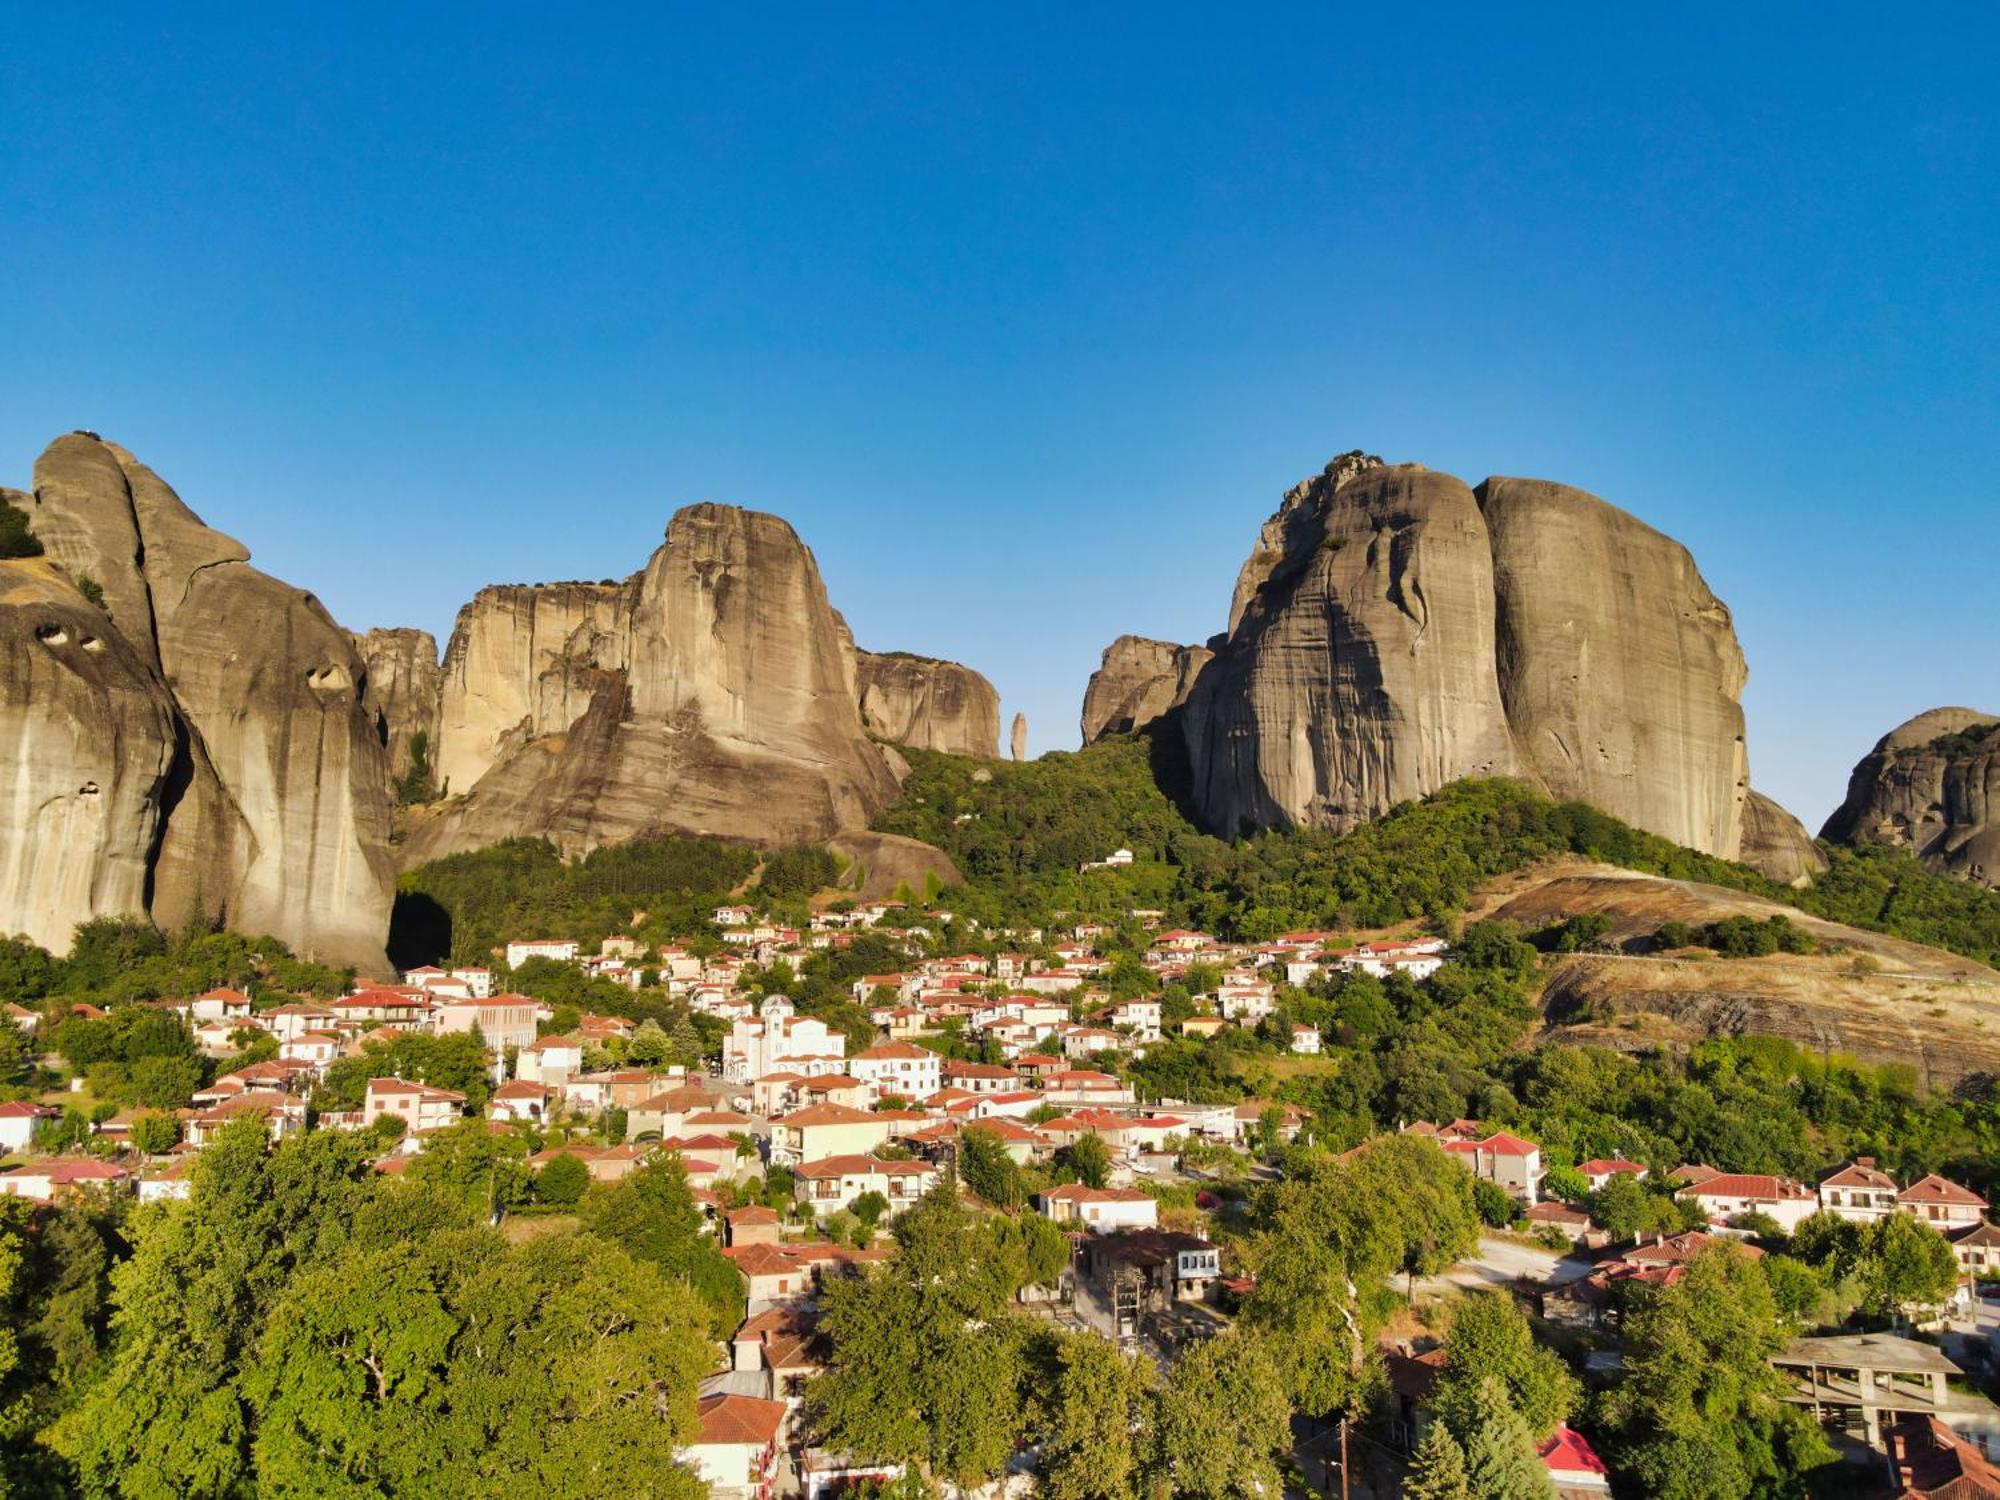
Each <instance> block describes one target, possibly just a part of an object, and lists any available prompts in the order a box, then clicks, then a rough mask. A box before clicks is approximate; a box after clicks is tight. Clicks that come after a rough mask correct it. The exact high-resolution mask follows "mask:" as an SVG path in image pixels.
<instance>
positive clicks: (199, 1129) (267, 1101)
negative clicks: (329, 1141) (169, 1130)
mask: <svg viewBox="0 0 2000 1500" xmlns="http://www.w3.org/2000/svg"><path fill="white" fill-rule="evenodd" d="M238 1120H260V1121H262V1122H263V1125H264V1129H265V1130H266V1131H267V1132H269V1134H270V1137H271V1140H272V1141H273V1142H274V1143H275V1142H278V1141H282V1140H285V1139H287V1138H289V1137H291V1136H295V1135H303V1134H305V1129H306V1104H305V1100H303V1099H299V1098H295V1097H293V1096H291V1095H288V1094H278V1093H270V1092H261V1091H260V1092H258V1093H253V1094H239V1095H237V1097H235V1098H234V1099H225V1100H223V1102H222V1103H220V1104H218V1105H216V1106H214V1107H213V1108H212V1109H206V1110H203V1111H201V1112H200V1113H199V1114H196V1115H193V1116H190V1117H189V1118H188V1119H187V1120H186V1121H185V1122H184V1126H185V1130H186V1133H187V1142H188V1144H189V1145H190V1146H206V1145H208V1144H209V1143H210V1142H211V1141H213V1140H214V1139H215V1137H216V1136H217V1135H218V1134H219V1133H220V1132H221V1130H222V1128H223V1127H224V1126H225V1125H233V1124H235V1123H236V1121H238Z"/></svg>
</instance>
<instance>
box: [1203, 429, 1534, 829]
mask: <svg viewBox="0 0 2000 1500" xmlns="http://www.w3.org/2000/svg"><path fill="white" fill-rule="evenodd" d="M1294 494H1295V495H1297V492H1296V491H1295V492H1294ZM1288 505H1289V508H1290V514H1289V518H1288V519H1287V521H1286V526H1287V528H1288V531H1289V535H1290V541H1289V547H1290V550H1289V551H1288V552H1287V553H1286V554H1285V556H1284V557H1283V558H1282V559H1281V560H1280V561H1279V562H1278V563H1277V564H1276V565H1275V566H1273V567H1272V568H1271V570H1270V571H1269V573H1268V574H1267V575H1266V577H1265V580H1264V582H1263V583H1262V584H1261V585H1260V586H1259V588H1258V589H1257V591H1256V593H1255V594H1254V596H1253V597H1252V598H1251V599H1250V600H1249V601H1248V603H1247V604H1246V605H1245V606H1244V610H1243V615H1242V618H1241V619H1240V620H1239V621H1238V623H1237V626H1236V628H1235V630H1234V631H1232V632H1231V633H1230V636H1229V638H1228V640H1227V641H1226V642H1225V643H1224V644H1223V646H1222V648H1221V649H1220V650H1219V651H1218V652H1217V653H1216V657H1215V660H1214V661H1212V662H1210V663H1209V664H1208V666H1207V668H1206V669H1205V670H1204V671H1203V672H1202V674H1201V677H1200V679H1199V680H1198V681H1197V682H1196V684H1195V687H1194V691H1193V692H1192V693H1191V694H1190V696H1189V698H1188V701H1187V704H1186V707H1185V709H1184V711H1183V716H1182V723H1183V726H1184V728H1185V730H1186V734H1187V739H1188V746H1189V752H1190V759H1191V764H1192V770H1193V777H1194V784H1193V795H1194V799H1195V804H1196V806H1197V807H1198V808H1199V809H1200V811H1201V813H1202V815H1203V817H1204V820H1205V821H1206V822H1207V823H1208V824H1209V826H1210V827H1212V828H1214V829H1216V830H1217V831H1220V832H1225V833H1234V832H1236V831H1237V830H1239V829H1242V828H1260V827H1283V826H1290V825H1295V824H1306V825H1311V826H1315V827H1330V828H1348V827H1352V826H1353V825H1354V824H1356V823H1359V822H1365V821H1367V820H1368V819H1370V818H1373V817H1376V816H1378V815H1380V814H1381V813H1383V812H1386V811H1387V810H1388V809H1389V808H1390V807H1392V806H1394V805H1395V804H1396V803H1398V802H1401V801H1405V800H1408V799H1410V798H1413V797H1420V796H1423V795H1425V794H1426V793H1428V792H1432V791H1435V790H1436V789H1437V788H1438V787H1440V786H1443V785H1444V784H1445V783H1447V782H1450V781H1455V780H1458V779H1460V778H1462V777H1467V776H1494V775H1506V774H1511V773H1513V772H1514V771H1515V769H1516V758H1515V752H1514V743H1513V739H1512V737H1511V735H1510V734H1509V733H1508V730H1507V721H1506V716H1505V714H1504V712H1503V711H1502V708H1501V703H1500V684H1499V677H1498V674H1497V672H1496V670H1495V667H1494V639H1495V635H1494V591H1493V558H1492V554H1491V551H1490V549H1489V547H1488V545H1487V536H1486V526H1485V522H1484V521H1483V520H1482V519H1481V517H1480V514H1479V506H1478V503H1477V502H1476V501H1475V500H1474V499H1473V495H1472V491H1471V490H1469V489H1467V488H1466V487H1465V485H1464V484H1462V483H1461V482H1459V481H1458V480H1456V479H1453V478H1451V477H1450V476H1449V475H1446V474H1437V473H1433V472H1431V471H1429V470H1427V469H1423V468H1420V467H1418V466H1416V465H1401V466H1397V467H1394V468H1375V469H1368V470H1364V471H1363V472H1361V473H1360V474H1358V475H1355V476H1353V477H1351V478H1348V479H1347V480H1346V481H1345V482H1344V483H1343V482H1339V481H1338V480H1337V478H1336V477H1335V476H1333V475H1326V476H1322V477H1321V478H1320V479H1317V480H1314V481H1312V482H1311V483H1310V484H1309V485H1308V486H1307V487H1306V493H1304V494H1303V495H1298V497H1297V498H1296V499H1294V500H1291V501H1288Z"/></svg>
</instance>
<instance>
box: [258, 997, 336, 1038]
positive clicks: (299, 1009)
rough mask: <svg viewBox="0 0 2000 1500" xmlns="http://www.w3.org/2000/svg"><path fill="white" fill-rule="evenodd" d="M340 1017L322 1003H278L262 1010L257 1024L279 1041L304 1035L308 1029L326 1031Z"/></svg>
mask: <svg viewBox="0 0 2000 1500" xmlns="http://www.w3.org/2000/svg"><path fill="white" fill-rule="evenodd" d="M339 1019H340V1017H339V1016H338V1015H336V1014H335V1013H334V1012H333V1011H331V1010H329V1009H327V1007H325V1006H324V1005H305V1004H292V1005H280V1006H277V1007H275V1008H273V1009H271V1010H267V1011H265V1012H263V1013H262V1014H261V1015H259V1016H258V1017H257V1024H259V1025H260V1026H262V1027H263V1028H264V1029H265V1030H266V1031H268V1032H270V1033H271V1035H272V1036H274V1037H276V1038H277V1039H278V1040H279V1041H281V1042H289V1041H290V1040H292V1038H294V1037H298V1036H304V1035H305V1034H306V1033H307V1032H308V1031H326V1030H328V1029H330V1028H331V1027H332V1026H333V1025H334V1023H335V1022H336V1021H338V1020H339Z"/></svg>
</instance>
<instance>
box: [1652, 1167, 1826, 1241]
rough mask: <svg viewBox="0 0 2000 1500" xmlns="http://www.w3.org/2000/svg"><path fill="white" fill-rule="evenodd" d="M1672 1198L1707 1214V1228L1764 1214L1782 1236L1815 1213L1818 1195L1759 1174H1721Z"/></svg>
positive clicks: (1779, 1178)
mask: <svg viewBox="0 0 2000 1500" xmlns="http://www.w3.org/2000/svg"><path fill="white" fill-rule="evenodd" d="M1676 1196H1677V1197H1679V1198H1681V1199H1682V1200H1684V1201H1686V1202H1688V1203H1692V1204H1694V1205H1695V1206H1696V1207H1697V1208H1699V1209H1700V1210H1701V1211H1702V1212H1703V1213H1705V1214H1707V1215H1708V1221H1709V1223H1711V1224H1727V1223H1729V1222H1730V1221H1731V1220H1732V1219H1735V1218H1737V1217H1739V1216H1740V1215H1743V1214H1749V1213H1759V1214H1767V1215H1769V1216H1770V1217H1771V1218H1772V1219H1774V1220H1776V1221H1777V1224H1778V1227H1779V1228H1780V1229H1782V1230H1784V1232H1785V1233H1786V1234H1790V1233H1791V1232H1792V1231H1793V1230H1794V1229H1796V1228H1798V1227H1799V1223H1800V1221H1801V1220H1803V1219H1807V1218H1810V1217H1811V1216H1812V1215H1813V1214H1814V1213H1816V1212H1818V1210H1819V1194H1818V1193H1816V1192H1814V1191H1813V1190H1812V1189H1811V1188H1808V1187H1805V1186H1803V1185H1802V1184H1800V1183H1796V1182H1793V1181H1792V1180H1791V1179H1790V1178H1788V1177H1773V1176H1770V1175H1768V1174H1766V1173H1761V1172H1724V1173H1721V1174H1720V1175H1718V1176H1715V1177H1711V1178H1708V1179H1707V1180H1706V1181H1704V1182H1700V1183H1696V1184H1695V1185H1693V1186H1692V1187H1686V1188H1682V1189H1681V1191H1680V1192H1679V1193H1678V1194H1676Z"/></svg>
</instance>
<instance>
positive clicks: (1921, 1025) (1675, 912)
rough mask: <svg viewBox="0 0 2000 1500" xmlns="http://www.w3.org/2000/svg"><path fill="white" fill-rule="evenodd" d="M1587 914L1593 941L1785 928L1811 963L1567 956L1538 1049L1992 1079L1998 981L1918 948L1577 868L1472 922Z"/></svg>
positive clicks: (1518, 888) (1999, 1011)
mask: <svg viewBox="0 0 2000 1500" xmlns="http://www.w3.org/2000/svg"><path fill="white" fill-rule="evenodd" d="M1586 912H1598V913H1602V914H1603V915H1604V916H1606V917H1609V918H1610V919H1611V924H1612V925H1611V930H1610V932H1609V934H1608V935H1607V941H1608V942H1609V943H1610V944H1612V945H1614V946H1615V945H1621V944H1624V943H1627V942H1630V941H1631V940H1633V939H1637V938H1643V937H1646V936H1648V935H1650V934H1651V933H1652V932H1653V930H1654V929H1655V928H1657V927H1658V926H1659V925H1660V924H1661V923H1662V922H1666V921H1669V920H1678V921H1682V922H1687V923H1690V924H1695V925H1699V924H1702V923H1706V922H1714V921H1718V920H1721V919H1722V918H1725V917H1731V916H1743V917H1750V918H1753V919H1756V920H1762V919H1763V918H1765V917H1769V916H1774V915H1783V916H1786V917H1788V918H1790V919H1791V920H1792V921H1793V922H1795V923H1796V924H1798V925H1799V926H1800V927H1802V928H1804V929H1805V930H1807V931H1808V932H1810V933H1811V934H1812V935H1813V936H1814V938H1816V939H1817V940H1818V942H1819V943H1820V948H1821V951H1820V952H1818V953H1815V954H1811V955H1791V954H1774V955H1772V956H1770V957H1768V958H1753V959H1725V958H1720V957H1716V956H1714V955H1705V954H1704V953H1703V952H1702V950H1688V951H1686V952H1684V953H1681V954H1674V955H1645V956H1630V955H1626V954H1579V955H1576V956H1574V957H1570V958H1564V959H1561V960H1559V961H1557V962H1556V964H1555V965H1554V966H1553V968H1552V969H1551V971H1550V974H1549V978H1548V982H1547V985H1546V987H1545V989H1544V992H1543V996H1542V999H1543V1008H1544V1013H1545V1015H1546V1016H1547V1018H1548V1027H1549V1029H1548V1032H1547V1033H1546V1036H1547V1039H1549V1040H1566V1041H1576V1042H1592V1043H1596V1044H1599V1045H1608V1046H1618V1047H1634V1046H1642V1045H1648V1044H1652V1043H1658V1042H1662V1041H1666V1042H1689V1041H1697V1040H1700V1039H1702V1038H1704V1037H1710V1036H1777V1037H1784V1038H1786V1039H1788V1040H1791V1041H1794V1042H1797V1043H1798V1044H1799V1045H1801V1046H1803V1047H1808V1048H1811V1049H1813V1050H1816V1051H1822V1052H1828V1053H1833V1052H1842V1053H1848V1054H1851V1055H1853V1056H1855V1057H1857V1058H1860V1059H1861V1060H1862V1061H1865V1062H1871V1063H1901V1064H1905V1065H1907V1066H1909V1067H1911V1068H1913V1069H1915V1070H1916V1072H1917V1074H1918V1077H1919V1079H1920V1080H1921V1081H1922V1082H1923V1083H1924V1084H1926V1085H1927V1086H1938V1087H1949V1086H1951V1085H1953V1084H1956V1083H1958V1082H1959V1081H1961V1080H1963V1079H1965V1078H1967V1077H1970V1076H1974V1075H1978V1074H1985V1073H2000V973H1996V972H1995V971H1994V970H1992V969H1989V968H1987V967H1986V966H1985V965H1983V964H1979V963H1976V962H1974V961H1972V960H1971V959H1966V958H1960V957H1958V956H1957V955H1955V954H1950V953H1945V952H1942V951H1941V950H1939V949H1936V948H1929V947H1925V946H1924V945H1923V944H1921V943H1913V942H1908V941H1905V940H1904V939H1901V938H1894V937H1886V936H1884V935H1882V934H1880V933H1873V932H1864V931H1862V930H1861V929H1859V928H1854V927H1847V926H1843V925H1842V924H1840V923H1838V922H1829V921H1825V920H1823V919H1821V918H1818V917H1813V916H1809V915H1807V914H1805V913H1803V912H1800V911H1796V910H1794V909H1793V908H1790V907H1786V906H1781V905H1779V904H1778V903H1776V902H1773V901H1767V900H1764V899H1762V898H1761V897H1757V896H1751V895H1747V894H1745V893H1743V892H1741V891H1731V890H1727V889H1724V888H1722V887H1719V886H1710V885H1701V884H1698V883H1695V882H1691V881H1679V880H1665V879H1661V878H1659V877H1657V876H1651V875H1640V874H1635V873H1633V872H1631V871H1628V870H1619V869H1614V868H1612V867H1609V866H1604V865H1594V864H1589V863H1586V862H1582V861H1566V862H1558V863H1552V864H1548V865H1544V866H1541V867H1539V868H1537V869H1534V870H1529V871H1522V872H1520V873H1518V874H1515V875H1510V876H1507V877H1505V878H1504V879H1503V880H1501V881H1498V882H1496V883H1495V884H1494V885H1493V886H1492V887H1490V888H1489V889H1488V890H1487V891H1486V892H1485V893H1484V894H1483V898H1482V899H1481V900H1480V901H1479V902H1478V903H1477V904H1476V905H1475V907H1474V910H1473V912H1472V915H1475V916H1491V917H1498V918H1501V919H1504V920H1507V921H1513V922H1518V923H1521V924H1522V925H1523V926H1527V927H1536V926H1541V925H1543V924H1545V923H1548V922H1551V921H1557V920H1560V919H1561V918H1563V917H1567V916H1573V915H1578V914H1582V913H1586Z"/></svg>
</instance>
